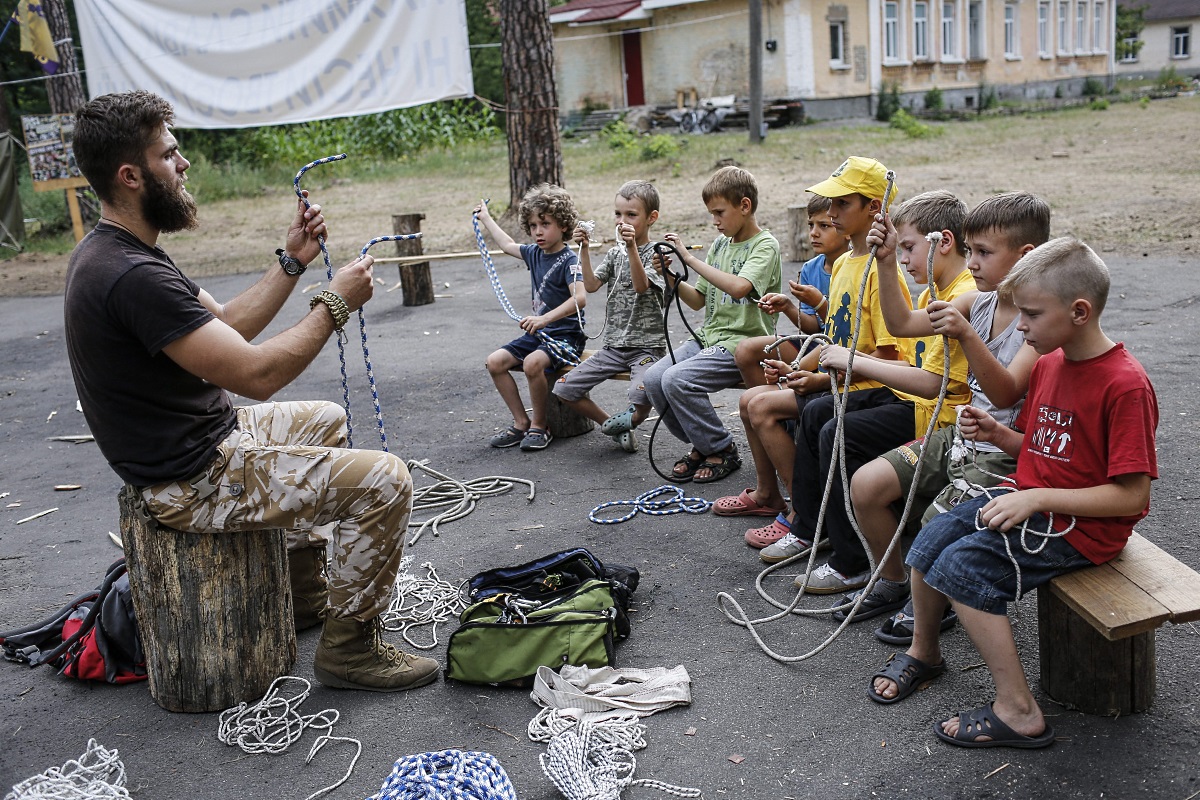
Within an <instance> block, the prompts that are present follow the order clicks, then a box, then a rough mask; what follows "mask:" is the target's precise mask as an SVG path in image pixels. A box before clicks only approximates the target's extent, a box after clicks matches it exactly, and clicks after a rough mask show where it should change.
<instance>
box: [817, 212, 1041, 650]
mask: <svg viewBox="0 0 1200 800" xmlns="http://www.w3.org/2000/svg"><path fill="white" fill-rule="evenodd" d="M963 235H964V239H965V240H966V242H967V245H968V246H969V248H970V251H971V253H970V256H969V259H968V262H967V269H969V270H970V271H971V274H972V275H973V276H974V278H975V285H976V287H977V289H978V291H975V292H967V293H966V294H963V295H960V296H959V297H957V298H955V300H954V301H953V302H950V303H946V302H940V301H939V302H932V303H930V304H929V306H928V308H927V319H926V320H925V321H922V324H927V325H928V327H929V329H930V330H931V331H933V332H934V333H937V334H941V335H945V336H948V337H950V338H951V339H955V340H957V341H958V342H959V344H960V345H961V346H962V349H963V352H964V353H965V354H966V356H967V363H968V364H969V366H970V373H969V376H968V386H969V387H970V389H971V392H972V397H971V405H972V406H974V407H976V408H981V409H985V410H987V412H988V413H989V414H991V415H992V416H994V417H995V418H996V419H998V420H999V421H1001V422H1002V423H1003V424H1005V425H1009V426H1011V425H1012V423H1013V422H1014V421H1015V420H1016V418H1017V414H1018V412H1019V411H1020V409H1021V404H1022V402H1023V401H1024V399H1025V392H1026V390H1027V388H1028V386H1029V375H1030V372H1031V371H1032V370H1033V364H1034V362H1035V361H1037V353H1036V352H1034V350H1033V348H1031V347H1029V346H1027V345H1026V344H1025V341H1024V337H1023V336H1022V335H1021V333H1020V331H1018V330H1017V318H1018V316H1019V313H1018V311H1017V307H1016V305H1015V304H1014V303H1013V301H1012V298H1011V297H1008V296H1002V295H1000V294H998V293H997V291H996V288H997V287H998V286H999V285H1000V282H1001V281H1003V280H1004V278H1005V276H1007V275H1008V272H1009V270H1011V269H1012V268H1013V266H1015V265H1016V263H1017V261H1019V260H1020V259H1021V257H1022V256H1024V255H1025V254H1026V253H1028V252H1029V251H1030V250H1032V249H1033V248H1034V247H1036V246H1038V245H1040V244H1042V243H1044V242H1046V241H1047V240H1048V239H1049V237H1050V208H1049V206H1048V205H1047V204H1046V203H1045V201H1043V200H1042V199H1041V198H1039V197H1036V196H1034V195H1031V194H1029V193H1027V192H1008V193H1006V194H1001V195H996V196H994V197H991V198H988V199H987V200H984V201H983V202H982V203H980V204H979V205H978V206H977V207H976V208H975V209H974V210H972V211H971V212H970V213H969V214H968V215H967V218H966V220H965V221H964V223H963ZM872 236H873V237H876V239H877V240H878V241H879V242H880V243H881V244H883V243H885V242H886V241H887V239H888V238H889V237H891V238H892V241H893V242H894V237H895V229H894V228H892V227H891V222H890V220H883V221H878V222H876V224H875V230H874V231H873V233H872ZM876 239H872V243H874V242H875V240H876ZM885 246H886V245H885ZM917 315H918V312H913V319H914V320H916V317H917ZM913 324H915V322H914V323H913ZM974 447H975V449H974V451H973V450H972V449H971V448H970V447H969V446H967V445H964V444H963V442H962V439H961V437H960V436H959V435H958V426H957V425H949V426H947V427H944V428H941V429H939V430H938V431H936V432H935V433H933V434H932V435H931V436H930V437H929V438H928V439H927V440H924V439H920V440H916V441H913V442H910V443H908V444H906V445H903V446H901V447H898V448H896V449H894V450H892V451H890V452H888V453H885V454H884V455H882V456H880V457H879V458H876V459H875V460H874V461H871V462H870V463H868V464H866V465H864V466H863V467H861V468H860V469H859V470H858V472H856V473H855V475H854V479H853V480H852V481H851V484H850V495H851V499H852V501H853V506H854V515H855V518H856V519H857V521H858V524H859V526H860V528H861V529H862V531H863V534H864V535H865V536H866V538H867V542H868V544H869V545H870V548H871V552H872V555H873V557H874V559H875V561H876V563H878V560H879V559H880V558H882V556H883V554H884V552H885V551H886V549H887V546H888V544H889V543H890V542H891V539H892V537H893V535H894V534H895V532H896V528H897V526H898V525H899V521H900V513H901V512H902V511H903V505H904V499H905V498H906V497H907V496H908V493H909V491H910V489H911V488H912V484H913V479H914V477H915V476H916V465H917V462H918V460H919V459H921V458H924V463H923V465H922V467H921V474H920V478H919V481H918V486H917V490H916V495H915V496H914V497H913V510H912V512H911V513H910V515H909V520H908V525H907V527H906V533H907V534H915V533H916V532H917V531H919V530H920V529H921V527H922V526H924V525H925V524H926V523H927V522H929V520H931V519H933V518H934V517H935V516H937V515H938V514H940V513H942V512H943V511H947V510H949V509H951V508H953V507H954V506H955V505H957V504H958V503H959V502H961V501H962V500H965V499H969V498H970V497H973V496H976V495H978V494H979V493H980V489H979V488H978V487H990V486H995V485H996V484H997V483H999V482H1000V480H1001V479H1002V478H1003V477H1004V476H1005V475H1008V474H1009V473H1010V472H1012V471H1013V470H1014V469H1015V467H1016V464H1015V462H1014V461H1013V459H1012V458H1011V457H1009V456H1008V455H1006V454H1005V453H1003V452H1001V451H999V450H998V449H996V448H991V447H988V446H985V445H983V444H978V445H975V446H974ZM900 550H901V549H900V548H898V547H897V548H894V550H893V552H892V554H891V556H890V557H889V558H888V559H887V561H886V562H885V564H884V567H883V571H882V572H881V574H880V580H879V581H878V582H877V583H876V585H875V587H874V588H873V589H872V591H871V594H870V595H868V596H867V597H866V598H865V599H864V600H863V603H862V605H861V606H860V608H859V611H858V613H857V614H855V616H854V621H855V622H859V621H862V620H865V619H871V618H872V617H877V616H881V615H883V614H889V613H891V612H895V611H897V609H901V608H903V610H901V611H899V613H897V614H895V615H894V616H893V617H891V618H890V619H889V620H887V622H885V623H884V625H883V626H882V627H881V628H879V629H878V630H876V631H875V635H876V636H878V637H879V638H880V639H882V640H883V641H885V642H888V643H889V644H904V643H907V642H908V641H910V640H911V639H912V613H911V601H910V600H909V584H908V576H907V574H906V572H905V569H904V563H903V556H902V554H901V551H900ZM853 598H854V595H848V596H847V598H846V600H850V599H853ZM846 600H842V601H839V604H844V603H845V602H846ZM906 604H907V605H906ZM953 614H954V612H953V611H952V610H948V611H947V615H946V617H945V618H944V620H943V623H942V629H943V630H945V629H947V628H949V627H951V626H952V625H953V624H954V620H955V617H954V616H953ZM834 616H835V618H839V617H841V616H842V615H840V614H838V613H835V614H834Z"/></svg>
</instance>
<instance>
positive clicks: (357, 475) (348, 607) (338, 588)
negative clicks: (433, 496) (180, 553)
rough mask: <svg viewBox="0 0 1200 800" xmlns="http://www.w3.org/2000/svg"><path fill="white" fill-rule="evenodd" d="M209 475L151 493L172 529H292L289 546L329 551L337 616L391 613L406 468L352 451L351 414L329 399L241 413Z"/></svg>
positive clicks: (408, 507)
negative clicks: (324, 547) (349, 437)
mask: <svg viewBox="0 0 1200 800" xmlns="http://www.w3.org/2000/svg"><path fill="white" fill-rule="evenodd" d="M237 418H238V427H237V430H235V431H234V432H233V433H231V434H230V435H229V436H228V437H226V439H225V441H223V442H221V444H220V445H218V447H217V455H216V457H215V458H214V459H213V461H212V463H211V464H209V466H208V468H207V469H206V470H205V472H204V473H203V474H202V475H197V476H195V477H194V478H192V479H190V480H187V481H174V482H171V483H162V484H158V485H156V486H148V487H146V488H145V489H143V490H142V496H143V497H144V498H145V500H146V504H147V506H148V507H149V510H150V513H151V514H152V515H153V516H154V518H155V519H157V520H158V521H159V522H161V523H162V524H164V525H167V526H168V527H171V528H176V529H178V530H183V531H192V532H195V533H220V532H222V531H242V530H259V529H262V528H286V529H288V549H289V550H294V549H298V548H302V547H314V546H320V545H323V544H327V545H328V546H329V548H330V569H329V572H330V574H329V613H330V615H332V616H334V617H340V618H352V619H356V620H359V621H362V622H366V621H367V620H370V619H373V618H374V617H376V616H378V615H379V614H381V613H383V612H384V611H386V610H387V607H388V602H389V599H390V595H391V591H392V585H393V583H394V582H395V580H396V572H397V571H398V569H399V567H400V556H401V554H402V552H403V549H404V535H405V533H406V532H407V530H408V517H409V514H410V513H411V511H412V478H411V477H410V476H409V474H408V470H407V469H406V468H405V466H404V462H403V461H402V460H401V459H399V458H397V457H396V456H394V455H391V454H389V453H383V452H379V451H376V450H349V449H346V414H345V412H344V411H343V410H342V408H341V407H340V406H338V405H336V404H334V403H329V402H324V401H311V402H307V401H306V402H291V403H263V404H261V405H255V406H247V407H244V408H239V409H237Z"/></svg>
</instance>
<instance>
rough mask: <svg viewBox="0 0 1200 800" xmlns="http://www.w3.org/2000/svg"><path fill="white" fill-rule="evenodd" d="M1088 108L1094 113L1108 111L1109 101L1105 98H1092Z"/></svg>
mask: <svg viewBox="0 0 1200 800" xmlns="http://www.w3.org/2000/svg"><path fill="white" fill-rule="evenodd" d="M1088 108H1090V109H1091V110H1092V111H1107V110H1108V100H1107V99H1105V98H1103V97H1095V98H1092V102H1090V103H1088Z"/></svg>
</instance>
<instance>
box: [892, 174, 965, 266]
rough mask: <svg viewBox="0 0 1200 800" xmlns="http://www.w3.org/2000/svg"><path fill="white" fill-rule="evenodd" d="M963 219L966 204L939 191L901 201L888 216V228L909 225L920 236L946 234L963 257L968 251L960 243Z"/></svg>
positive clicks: (951, 195) (947, 193)
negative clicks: (889, 226) (940, 232)
mask: <svg viewBox="0 0 1200 800" xmlns="http://www.w3.org/2000/svg"><path fill="white" fill-rule="evenodd" d="M966 218H967V204H966V203H964V202H963V201H962V200H959V199H958V198H957V197H955V196H954V195H953V194H951V193H950V192H945V191H942V190H940V189H939V190H936V191H932V192H925V193H923V194H919V195H917V196H916V197H913V198H911V199H909V200H905V201H904V202H903V203H901V204H900V205H899V206H897V208H896V210H895V211H893V212H892V224H893V225H895V226H896V227H897V228H899V227H900V226H901V225H911V226H913V227H914V228H916V229H917V233H919V234H921V235H922V236H924V235H925V234H927V233H933V232H934V231H950V233H951V234H953V235H954V247H955V249H956V250H957V251H958V254H959V255H960V256H965V255H966V254H967V253H968V252H969V250H970V248H968V247H967V243H966V242H965V241H963V221H964V220H965V219H966Z"/></svg>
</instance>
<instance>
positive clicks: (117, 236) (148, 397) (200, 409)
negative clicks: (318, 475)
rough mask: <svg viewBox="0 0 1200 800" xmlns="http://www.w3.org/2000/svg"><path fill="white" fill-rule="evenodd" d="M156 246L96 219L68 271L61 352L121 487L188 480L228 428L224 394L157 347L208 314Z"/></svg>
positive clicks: (230, 416) (229, 410)
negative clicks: (64, 346) (122, 482)
mask: <svg viewBox="0 0 1200 800" xmlns="http://www.w3.org/2000/svg"><path fill="white" fill-rule="evenodd" d="M199 293H200V287H199V286H197V285H196V284H195V283H194V282H193V281H191V280H190V279H189V278H187V277H186V276H184V274H183V273H182V272H180V271H179V268H178V267H176V266H175V263H174V262H173V261H171V259H170V257H169V256H168V255H167V254H166V253H165V252H164V251H163V249H162V248H161V247H148V246H146V245H145V244H144V243H143V242H142V241H141V240H139V239H138V238H137V237H135V236H134V235H133V234H131V233H129V232H127V231H125V230H123V229H121V228H118V227H116V226H113V225H109V224H107V223H105V222H101V223H100V224H99V225H97V226H96V229H95V230H94V231H92V232H91V233H89V234H88V235H87V236H85V237H84V239H83V241H82V242H80V243H79V246H78V247H76V248H75V252H74V253H72V255H71V262H70V265H69V266H68V267H67V291H66V298H65V302H64V311H65V315H66V333H67V354H68V356H69V357H70V361H71V372H72V374H73V375H74V377H75V388H76V390H77V391H78V392H79V400H80V403H81V404H82V406H83V414H84V416H85V417H86V418H87V422H88V426H89V427H90V428H91V431H92V435H93V436H95V437H96V443H97V444H98V445H99V446H100V452H101V453H103V454H104V457H105V458H106V459H107V460H108V463H109V464H110V465H111V466H112V468H113V469H114V470H115V471H116V473H117V474H118V475H119V476H121V478H123V479H124V480H125V481H127V482H129V483H131V484H133V485H134V486H151V485H153V484H156V483H163V482H166V481H173V480H181V479H184V478H190V477H192V476H194V475H196V474H198V473H199V472H201V471H202V470H203V469H204V467H205V466H207V465H208V463H209V462H210V461H211V460H212V458H213V456H214V454H215V452H216V447H217V445H218V444H219V443H220V442H221V441H222V440H223V439H224V438H225V437H226V436H228V435H229V433H230V432H231V431H232V430H233V429H234V427H236V425H237V418H236V416H235V414H234V412H233V407H232V405H231V404H230V402H229V396H228V395H226V393H225V391H224V390H223V389H221V388H220V387H218V386H214V385H213V384H211V383H208V382H207V381H204V380H202V379H200V378H197V377H196V376H195V375H192V374H191V373H189V372H187V371H186V370H184V369H183V368H182V367H180V366H179V365H178V364H176V363H175V362H174V361H172V360H171V359H170V358H168V357H167V356H166V355H165V354H164V353H163V352H162V349H163V347H165V346H167V345H168V344H170V343H171V342H173V341H175V340H176V339H178V338H179V337H181V336H183V335H184V334H187V333H190V332H191V331H194V330H196V329H197V328H199V327H200V326H201V325H204V324H205V323H206V322H208V321H209V320H211V319H213V318H214V317H213V315H212V313H211V312H210V311H209V310H208V309H206V308H205V307H204V305H203V304H201V302H200V300H199V299H198V295H199Z"/></svg>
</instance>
